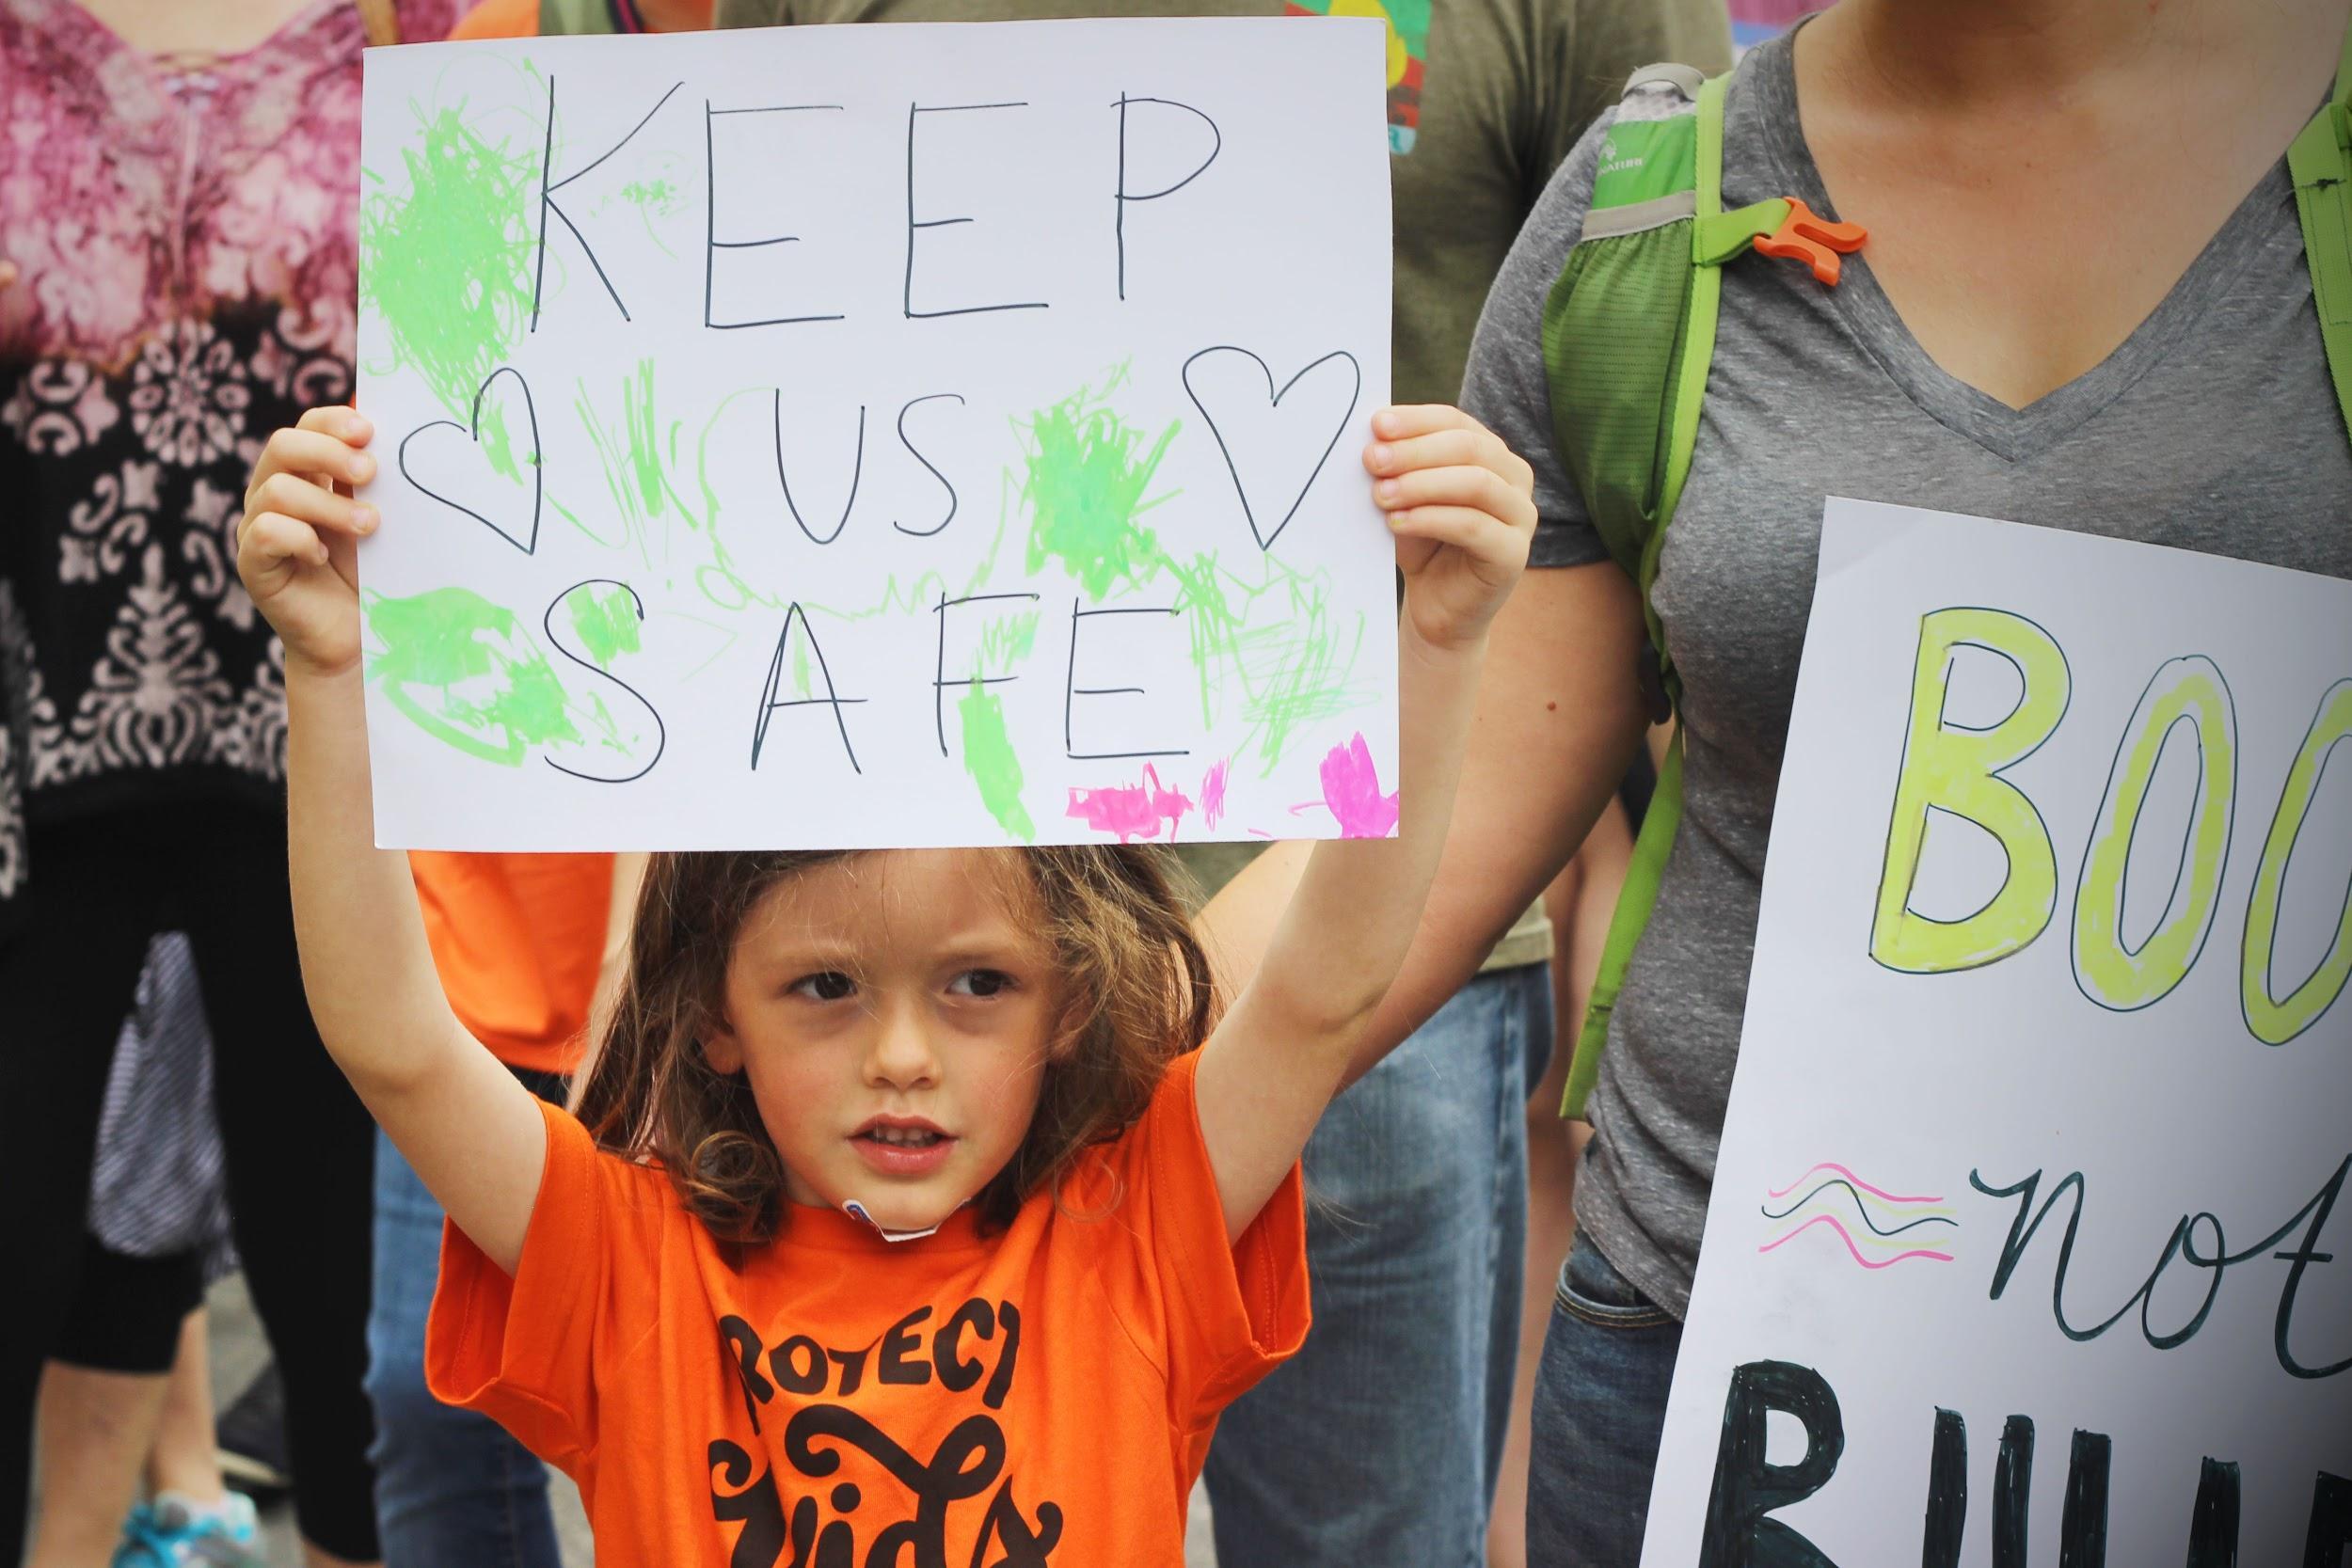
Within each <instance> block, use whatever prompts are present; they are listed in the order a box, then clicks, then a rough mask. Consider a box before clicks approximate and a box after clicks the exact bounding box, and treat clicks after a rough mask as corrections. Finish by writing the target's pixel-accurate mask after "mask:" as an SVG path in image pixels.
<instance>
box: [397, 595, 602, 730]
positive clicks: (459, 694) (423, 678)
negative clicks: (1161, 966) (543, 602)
mask: <svg viewBox="0 0 2352 1568" xmlns="http://www.w3.org/2000/svg"><path fill="white" fill-rule="evenodd" d="M368 629H369V631H370V632H371V633H372V634H373V636H374V637H375V639H376V641H378V643H379V644H380V648H379V650H378V651H377V653H376V655H375V657H374V658H373V659H372V660H371V661H370V664H369V668H368V673H369V676H370V678H372V679H373V680H374V681H375V682H376V683H377V684H378V685H380V686H382V687H383V689H384V694H385V696H386V697H388V698H389V699H390V701H391V704H392V705H393V706H394V707H396V708H398V709H399V710H400V711H401V712H402V713H404V714H406V715H407V716H408V718H409V719H410V720H411V721H414V722H415V723H416V725H417V727H418V728H420V729H421V730H423V731H424V732H425V733H426V734H427V735H430V736H433V737H434V738H435V739H437V740H440V741H443V742H445V743H446V744H448V745H451V746H454V747H455V748H457V750H459V751H461V752H466V753H467V754H468V755H469V756H476V757H480V758H482V759H483V760H484V761H485V762H495V763H499V764H501V765H502V766H505V767H508V768H518V767H520V766H521V765H522V761H523V758H524V756H525V755H527V754H528V753H529V752H530V749H531V748H532V747H533V746H545V745H550V744H554V743H556V742H559V741H569V742H575V743H577V742H578V741H579V740H580V731H579V729H578V728H577V727H576V726H575V725H574V724H573V722H572V714H571V702H570V699H569V697H568V696H567V695H566V693H565V692H564V683H563V682H562V681H561V680H559V679H557V678H556V674H555V671H554V669H553V668H552V667H551V666H550V665H549V664H548V657H547V655H546V654H545V653H544V652H542V651H541V649H540V647H539V645H538V643H537V642H536V641H534V640H533V639H532V637H531V635H530V633H529V632H527V631H525V630H524V629H523V628H522V627H521V626H518V625H517V624H516V619H515V614H514V612H513V611H512V610H506V609H503V608H501V606H498V605H495V604H492V603H491V602H490V601H489V600H487V599H485V598H484V597H483V596H482V595H481V594H476V593H474V592H473V591H472V590H470V589H466V588H437V589H435V590H433V591H432V592H430V593H425V594H414V595H411V596H410V597H407V598H403V599H387V598H383V597H380V596H376V597H372V598H371V599H370V601H369V605H368Z"/></svg>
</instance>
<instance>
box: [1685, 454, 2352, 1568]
mask: <svg viewBox="0 0 2352 1568" xmlns="http://www.w3.org/2000/svg"><path fill="white" fill-rule="evenodd" d="M2347 889H2352V583H2346V582H2342V581H2337V580H2333V579H2329V578H2318V577H2312V576H2306V575H2302V574H2297V573H2293V572H2287V571H2281V570H2276V569H2272V568H2268V567H2262V566H2255V565H2249V564H2246V563H2243V562H2232V561H2221V560H2214V559H2210V558H2206V557H2202V556H2197V555H2191V554H2187V553H2185V552H2181V551H2174V550H2167V549H2160V548H2156V547H2153V546H2139V545H2130V544H2122V543H2119V542H2116V541H2114V540H2109V539H2101V538H2096V537H2090V536H2087V535H2082V534H2074V533H2064V532H2054V531H2043V530H2039V529H2029V528H2024V527H2020V526H2017V525H2013V524H2008V523H1997V522H1988V521H1984V520H1982V519H1979V518H1970V517H1959V516H1953V515H1946V514H1938V513H1926V512H1915V511H1910V510H1906V509H1902V508H1897V507H1888V506H1878V505H1867V504H1863V503H1859V502H1853V501H1844V500H1833V501H1831V502H1830V504H1829V509H1828V513H1827V515H1826V518H1825V522H1824V529H1823V534H1822V548H1821V565H1820V590H1819V596H1818V598H1817V600H1816V602H1815V605H1814V610H1813V620H1812V625H1811V628H1810V630H1809V632H1808V634H1807V637H1806V641H1805V651H1804V666H1803V669H1802V672H1801V673H1800V675H1799V677H1798V686H1797V697H1796V708H1795V714H1794V718H1793V721H1792V723H1791V726H1790V730H1789V736H1788V755H1787V762H1786V765H1785V767H1784V768H1783V771H1782V774H1781V780H1780V795H1779V804H1778V807H1777V810H1776V815H1775V816H1774V819H1773V826H1772V851H1771V858H1770V862H1769V864H1768V867H1767V870H1766V873H1765V878H1764V894H1763V914H1762V921H1761V925H1760V927H1759V929H1758V931H1757V936H1756V962H1755V969H1754V974H1753V979H1752V981H1751V986H1750V991H1749V998H1748V1012H1747V1022H1746V1030H1745V1034H1744V1037H1743V1038H1742V1042H1741V1045H1740V1063H1739V1069H1738V1073H1737V1077H1736V1079H1735V1082H1734V1085H1733V1090H1732V1097H1731V1108H1730V1114H1729V1119H1728V1123H1727V1126H1726V1128H1725V1131H1724V1141H1723V1148H1722V1156H1721V1159H1720V1162H1719V1164H1718V1165H1717V1167H1716V1174H1715V1185H1714V1196H1713V1198H1712V1201H1711V1204H1710V1207H1709V1210H1708V1222H1707V1233H1706V1242H1705V1248H1704V1250H1703V1252H1702V1254H1701V1259H1700V1265H1699V1272H1698V1281H1697V1288H1696V1291H1695V1294H1694V1296H1693V1298H1692V1309H1691V1316H1690V1319H1689V1323H1688V1328H1687V1332H1686V1335H1685V1338H1684V1339H1683V1344H1682V1351H1681V1357H1680V1361H1679V1363H1678V1365H1677V1369H1676V1374H1675V1383H1674V1393H1673V1397H1672V1400H1671V1402H1670V1407H1669V1413H1668V1418H1667V1426H1666V1438H1665V1444H1664V1449H1663V1452H1662V1454H1661V1463H1660V1467H1659V1471H1658V1479H1657V1483H1656V1488H1655V1491H1654V1493H1653V1494H1652V1498H1651V1509H1650V1522H1649V1533H1648V1539H1647V1542H1646V1544H1645V1550H1644V1553H1643V1558H1642V1560H1643V1562H1644V1563H1645V1564H1647V1565H1650V1568H1692V1565H1693V1564H1699V1565H1703V1568H1735V1565H1756V1568H1764V1565H1767V1564H1770V1565H1773V1568H1789V1565H1797V1564H1815V1565H1819V1564H1837V1565H1840V1568H1890V1565H1893V1564H1899V1563H1903V1564H1907V1563H1913V1562H1918V1563H1922V1564H1925V1565H1927V1568H1952V1565H1956V1564H1971V1565H1979V1568H1981V1565H1985V1564H1994V1565H1999V1568H2026V1564H2028V1563H2030V1564H2061V1563H2063V1564H2067V1565H2069V1568H2095V1565H2097V1564H2101V1563H2105V1564H2107V1565H2109V1568H2146V1565H2153V1564H2177V1563H2180V1562H2183V1561H2184V1560H2185V1561H2186V1562H2188V1563H2189V1564H2190V1565H2191V1568H2219V1565H2221V1564H2225V1563H2246V1564H2265V1565H2294V1564H2301V1563H2312V1564H2318V1563H2325V1564H2327V1565H2328V1568H2336V1565H2337V1564H2338V1562H2339V1561H2340V1560H2341V1559H2342V1554H2343V1551H2344V1545H2345V1544H2346V1543H2347V1542H2348V1541H2352V1481H2347V1480H2346V1479H2345V1478H2352V1193H2346V1192H2345V1185H2346V1170H2347V1164H2352V999H2348V998H2346V997H2345V996H2344V991H2345V989H2346V980H2347V976H2348V975H2352V907H2348V906H2347ZM2339 1200H2342V1201H2339ZM2312 1543H2317V1544H2312ZM2307 1551H2308V1552H2309V1553H2310V1554H2311V1555H2308V1556H2307Z"/></svg>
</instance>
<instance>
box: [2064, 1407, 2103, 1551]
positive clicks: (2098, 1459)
mask: <svg viewBox="0 0 2352 1568" xmlns="http://www.w3.org/2000/svg"><path fill="white" fill-rule="evenodd" d="M2114 1449H2115V1445H2114V1444H2113V1443H2111V1442H2109V1441H2107V1439H2106V1437H2105V1436H2104V1435H2102V1434H2101V1433H2096V1432H2077V1433H2074V1453H2073V1454H2071V1455H2070V1456H2068V1458H2067V1461H2066V1512H2065V1513H2063V1514H2061V1515H2060V1516H2059V1518H2058V1568H2106V1560H2107V1464H2108V1461H2109V1459H2110V1458H2111V1457H2112V1455H2113V1451H2114Z"/></svg>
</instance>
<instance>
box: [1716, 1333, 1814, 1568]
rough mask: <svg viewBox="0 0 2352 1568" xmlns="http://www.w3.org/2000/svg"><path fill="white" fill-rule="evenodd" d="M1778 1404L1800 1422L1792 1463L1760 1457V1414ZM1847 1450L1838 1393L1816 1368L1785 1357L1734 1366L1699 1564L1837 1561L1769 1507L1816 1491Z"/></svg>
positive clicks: (1775, 1565)
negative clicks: (1799, 1443)
mask: <svg viewBox="0 0 2352 1568" xmlns="http://www.w3.org/2000/svg"><path fill="white" fill-rule="evenodd" d="M1775 1410H1778V1411H1781V1412H1783V1413H1785V1414H1787V1415H1790V1416H1794V1417H1795V1418H1797V1419H1798V1420H1799V1421H1801V1422H1803V1423H1804V1458H1803V1459H1801V1460H1799V1461H1798V1462H1797V1463H1796V1464H1794V1465H1773V1464H1770V1463H1768V1462H1767V1461H1766V1460H1765V1457H1764V1451H1765V1418H1766V1417H1767V1416H1768V1415H1770V1414H1771V1413H1772V1411H1775ZM1845 1451H1846V1427H1845V1421H1844V1418H1842V1417H1841V1416H1840V1415H1839V1414H1838V1410H1837V1396H1836V1394H1835V1393H1834V1392H1832V1391H1831V1389H1830V1386H1829V1384H1828V1382H1827V1381H1826V1380H1824V1379H1823V1378H1822V1376H1821V1374H1820V1373H1819V1372H1817V1371H1815V1370H1813V1369H1812V1368H1810V1367H1800V1366H1797V1365H1795V1364H1794V1363H1792V1362H1788V1361H1751V1362H1748V1363H1747V1364H1746V1365H1744V1366H1741V1367H1737V1368H1734V1369H1733V1370H1732V1373H1731V1393H1730V1396H1729V1397H1728V1398H1727V1399H1725V1400H1724V1437H1723V1443H1722V1445H1721V1446H1720V1447H1719V1448H1717V1449H1716V1450H1715V1484H1714V1489H1713V1491H1712V1493H1711V1494H1710V1495H1709V1496H1708V1499H1707V1530H1706V1533H1705V1534H1704V1536H1702V1537H1701V1539H1700V1542H1699V1562H1698V1568H1836V1564H1835V1563H1833V1562H1831V1561H1830V1560H1829V1559H1828V1558H1827V1557H1825V1556H1823V1555H1822V1553H1821V1549H1820V1547H1818V1546H1816V1545H1814V1544H1813V1543H1812V1542H1810V1541H1807V1540H1806V1539H1805V1538H1804V1536H1802V1535H1799V1534H1798V1533H1797V1532H1796V1531H1795V1530H1793V1529H1790V1528H1788V1526H1787V1525H1784V1524H1782V1523H1781V1522H1780V1521H1779V1520H1777V1519H1772V1518H1767V1517H1766V1515H1767V1514H1769V1513H1772V1511H1773V1510H1775V1509H1781V1508H1787V1507H1788V1505H1789V1504H1791V1503H1795V1502H1802V1501H1804V1499H1805V1498H1807V1497H1811V1496H1813V1494H1814V1493H1816V1492H1819V1491H1820V1489H1821V1487H1822V1486H1823V1485H1824V1484H1826V1483H1827V1481H1829V1478H1830V1477H1831V1476H1832V1475H1834V1474H1836V1470H1837V1461H1838V1458H1839V1456H1840V1455H1842V1454H1843V1453H1844V1452H1845Z"/></svg>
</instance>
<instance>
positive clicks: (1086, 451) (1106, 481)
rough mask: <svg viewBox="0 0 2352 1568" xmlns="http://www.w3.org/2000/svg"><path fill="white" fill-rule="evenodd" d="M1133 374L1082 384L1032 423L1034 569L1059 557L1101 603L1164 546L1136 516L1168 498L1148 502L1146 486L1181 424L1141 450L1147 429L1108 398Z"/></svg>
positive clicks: (1147, 567)
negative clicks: (1098, 384)
mask: <svg viewBox="0 0 2352 1568" xmlns="http://www.w3.org/2000/svg"><path fill="white" fill-rule="evenodd" d="M1126 373H1127V372H1126V368H1125V367H1124V366H1121V367H1120V369H1118V370H1116V371H1114V372H1111V375H1110V377H1109V379H1108V380H1107V381H1105V382H1104V385H1103V386H1102V387H1101V388H1099V389H1097V388H1087V387H1081V388H1078V390H1077V391H1075V392H1073V393H1072V394H1071V395H1070V396H1069V397H1066V398H1064V399H1063V400H1062V401H1061V402H1059V403H1057V404H1054V405H1053V406H1052V407H1050V408H1041V409H1039V410H1038V411H1037V412H1036V413H1035V414H1034V415H1032V416H1030V419H1029V423H1028V441H1027V451H1026V456H1027V463H1028V471H1027V474H1026V477H1025V478H1024V480H1023V481H1022V485H1021V495H1022V499H1024V500H1025V501H1027V502H1028V503H1029V549H1028V570H1029V571H1030V572H1031V573H1035V572H1036V571H1038V569H1039V568H1041V566H1043V565H1044V564H1045V562H1046V559H1047V558H1048V557H1052V558H1053V559H1055V560H1057V561H1059V562H1061V563H1062V565H1063V567H1064V569H1066V570H1067V571H1068V572H1069V573H1070V575H1071V576H1072V577H1073V578H1077V579H1078V581H1079V582H1080V583H1081V584H1082V585H1083V586H1084V587H1085V589H1086V591H1087V594H1088V596H1089V597H1090V598H1092V599H1094V600H1095V601H1097V602H1098V603H1099V602H1100V601H1101V600H1102V597H1103V595H1104V594H1106V593H1108V592H1109V591H1110V588H1111V585H1112V584H1113V583H1114V582H1117V581H1119V580H1120V579H1121V578H1124V579H1126V580H1128V581H1130V582H1138V581H1142V580H1144V579H1146V578H1149V576H1150V574H1151V562H1152V557H1153V555H1154V554H1155V553H1156V551H1157V550H1158V548H1159V543H1158V541H1157V540H1156V539H1155V538H1154V537H1153V536H1152V531H1150V530H1149V529H1145V528H1142V527H1140V526H1138V525H1137V523H1136V518H1137V517H1139V516H1141V515H1143V514H1144V513H1146V512H1148V511H1150V510H1151V509H1152V507H1154V506H1157V505H1159V504H1160V503H1161V502H1162V501H1165V500H1167V499H1169V498H1168V497H1167V496H1158V497H1154V498H1152V499H1150V500H1146V499H1144V491H1145V490H1147V489H1149V488H1150V487H1151V483H1152V474H1153V473H1154V472H1156V471H1157V470H1158V468H1159V466H1160V460H1161V459H1162V458H1163V457H1165V456H1166V455H1167V454H1168V443H1169V442H1171V441H1173V440H1174V439H1175V438H1176V432H1177V430H1178V429H1179V428H1180V427H1179V425H1178V423H1177V422H1176V421H1175V420H1169V421H1168V428H1167V429H1165V430H1163V431H1161V432H1160V434H1159V438H1158V439H1157V440H1156V441H1154V442H1153V443H1152V446H1151V449H1150V450H1149V451H1144V450H1142V448H1143V434H1142V432H1141V431H1139V430H1136V429H1135V428H1133V427H1132V426H1130V425H1128V424H1127V423H1126V422H1125V421H1124V420H1120V417H1119V414H1118V412H1117V411H1116V410H1115V409H1113V408H1112V407H1111V406H1110V405H1109V404H1108V403H1107V402H1105V401H1104V400H1105V399H1107V398H1108V397H1109V396H1110V394H1111V393H1112V392H1114V391H1116V390H1118V388H1119V386H1120V383H1121V382H1122V381H1124V380H1125V379H1126Z"/></svg>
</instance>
